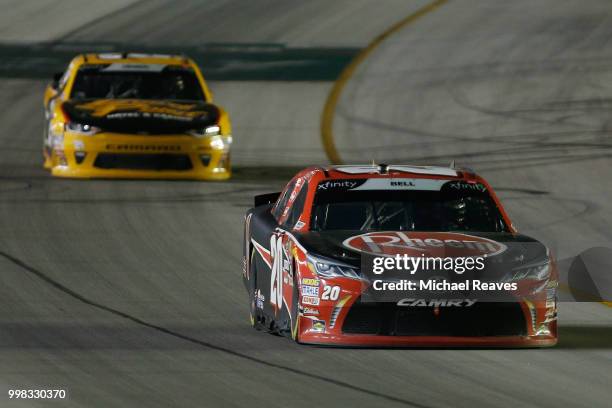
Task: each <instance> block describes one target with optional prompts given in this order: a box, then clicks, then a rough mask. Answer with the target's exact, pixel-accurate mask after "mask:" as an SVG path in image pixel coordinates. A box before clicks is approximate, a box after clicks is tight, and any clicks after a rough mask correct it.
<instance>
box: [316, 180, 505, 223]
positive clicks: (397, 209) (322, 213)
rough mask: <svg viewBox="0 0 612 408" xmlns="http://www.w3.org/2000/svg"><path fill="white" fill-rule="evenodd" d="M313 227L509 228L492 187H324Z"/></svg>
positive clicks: (317, 197) (320, 192)
mask: <svg viewBox="0 0 612 408" xmlns="http://www.w3.org/2000/svg"><path fill="white" fill-rule="evenodd" d="M311 230H313V231H326V230H354V231H385V230H386V231H389V230H391V231H436V232H437V231H439V232H445V231H472V232H505V231H507V227H506V225H505V223H504V221H503V218H502V216H501V214H500V212H499V209H498V208H497V206H496V205H495V202H494V201H493V199H492V198H491V196H490V195H489V194H488V192H486V191H470V190H454V189H445V188H442V189H441V190H440V191H414V190H412V191H385V190H367V191H318V192H317V194H316V195H315V201H314V204H313V210H312V222H311Z"/></svg>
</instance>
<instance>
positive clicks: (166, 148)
mask: <svg viewBox="0 0 612 408" xmlns="http://www.w3.org/2000/svg"><path fill="white" fill-rule="evenodd" d="M106 150H112V151H130V152H131V151H142V152H179V151H181V146H179V145H153V144H152V145H146V144H116V143H109V144H107V145H106Z"/></svg>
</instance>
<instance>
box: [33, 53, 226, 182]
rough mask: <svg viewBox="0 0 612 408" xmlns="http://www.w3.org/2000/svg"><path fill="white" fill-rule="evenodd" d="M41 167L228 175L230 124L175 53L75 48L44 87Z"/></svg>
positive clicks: (119, 173)
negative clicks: (77, 51)
mask: <svg viewBox="0 0 612 408" xmlns="http://www.w3.org/2000/svg"><path fill="white" fill-rule="evenodd" d="M44 104H45V118H46V121H45V132H44V142H43V155H44V160H45V162H44V166H45V168H47V169H50V170H51V174H53V175H54V176H58V177H84V178H92V177H104V178H181V179H199V180H225V179H227V178H229V177H230V176H231V168H230V146H231V144H232V136H231V124H230V120H229V116H228V114H227V112H225V110H223V109H222V108H221V107H219V106H217V105H214V104H213V103H212V95H211V93H210V91H209V89H208V87H207V85H206V82H205V81H204V77H203V76H202V73H201V72H200V69H199V68H198V66H197V65H196V64H195V63H194V62H193V61H192V60H191V59H189V58H186V57H183V56H169V55H153V54H118V53H108V54H83V55H79V56H77V57H75V58H74V59H73V60H72V61H71V62H70V65H69V66H68V69H67V70H66V71H65V72H63V73H60V74H56V75H55V76H54V78H53V82H52V83H51V84H50V85H49V86H48V87H47V88H46V90H45V96H44Z"/></svg>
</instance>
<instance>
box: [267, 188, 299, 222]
mask: <svg viewBox="0 0 612 408" xmlns="http://www.w3.org/2000/svg"><path fill="white" fill-rule="evenodd" d="M295 183H296V180H291V181H290V182H289V184H287V187H285V190H284V191H283V193H282V194H281V196H280V197H279V199H278V201H277V202H276V204H275V205H274V208H272V215H273V216H274V218H276V221H279V220H280V218H281V216H282V215H283V212H284V211H285V207H287V202H288V201H289V197H291V193H292V192H293V189H294V188H295Z"/></svg>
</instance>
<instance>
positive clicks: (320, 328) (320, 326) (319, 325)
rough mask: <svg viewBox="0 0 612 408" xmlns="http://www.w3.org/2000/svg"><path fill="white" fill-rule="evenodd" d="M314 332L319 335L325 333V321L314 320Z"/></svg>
mask: <svg viewBox="0 0 612 408" xmlns="http://www.w3.org/2000/svg"><path fill="white" fill-rule="evenodd" d="M312 331H314V332H317V333H323V332H324V331H325V320H313V321H312Z"/></svg>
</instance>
